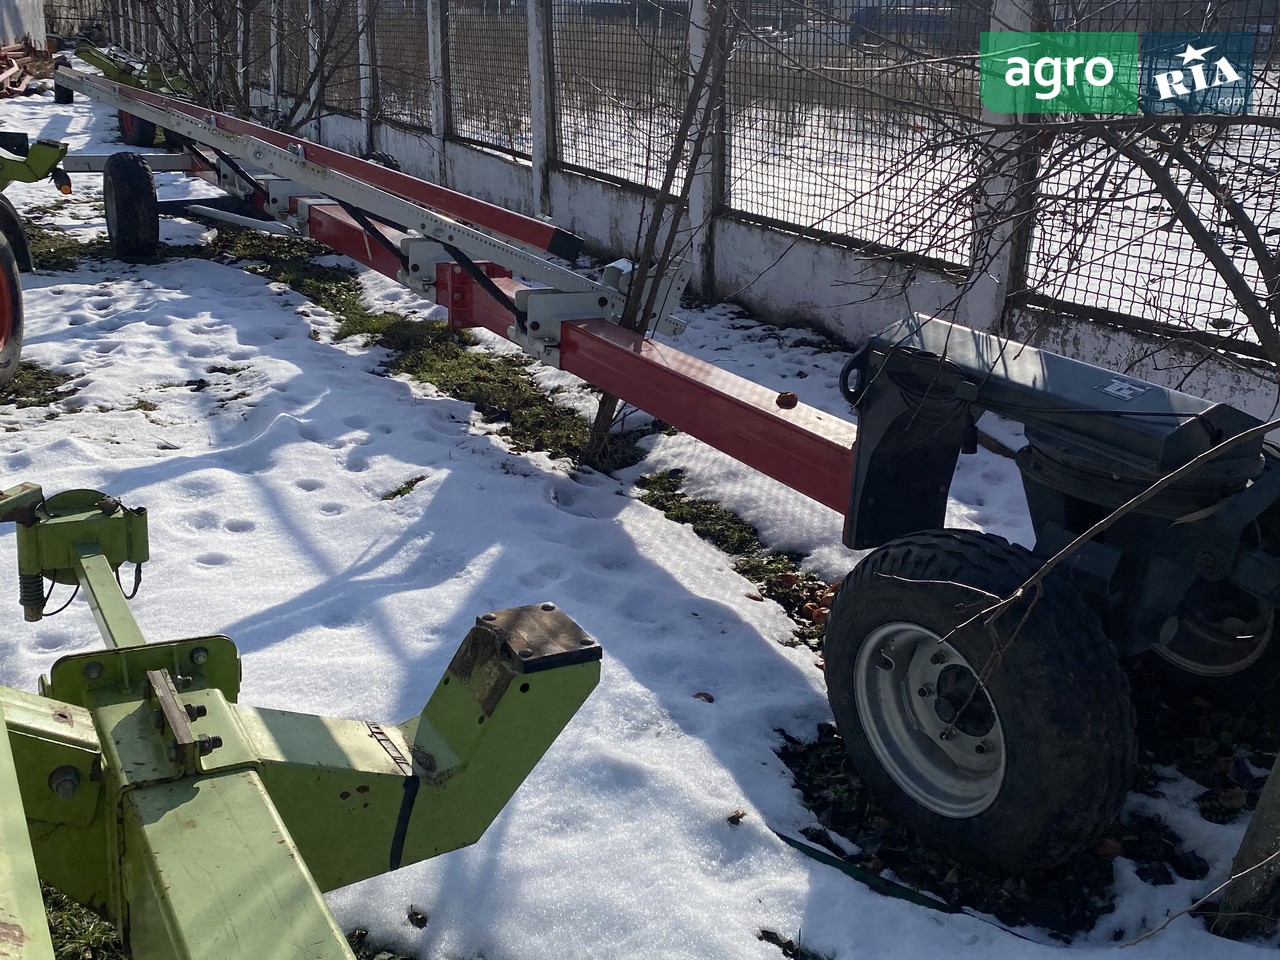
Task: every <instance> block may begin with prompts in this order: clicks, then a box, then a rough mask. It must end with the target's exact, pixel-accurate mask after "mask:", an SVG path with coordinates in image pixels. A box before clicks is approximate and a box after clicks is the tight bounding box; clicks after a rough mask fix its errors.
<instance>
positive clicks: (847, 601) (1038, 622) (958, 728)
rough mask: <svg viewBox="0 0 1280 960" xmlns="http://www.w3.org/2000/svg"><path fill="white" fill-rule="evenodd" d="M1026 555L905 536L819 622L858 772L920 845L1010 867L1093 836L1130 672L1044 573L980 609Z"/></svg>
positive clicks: (1110, 809)
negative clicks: (994, 609)
mask: <svg viewBox="0 0 1280 960" xmlns="http://www.w3.org/2000/svg"><path fill="white" fill-rule="evenodd" d="M1039 566H1040V563H1039V561H1038V560H1037V559H1036V558H1035V557H1034V556H1032V555H1031V553H1030V552H1028V551H1027V550H1025V549H1023V548H1022V547H1017V546H1014V545H1012V544H1009V543H1008V542H1006V541H1005V540H1003V539H1001V538H1000V537H995V536H991V535H989V534H982V533H976V532H972V531H963V530H944V531H933V532H928V533H919V534H913V535H912V536H909V537H904V538H902V539H900V540H895V541H893V542H891V543H889V544H886V545H885V546H883V547H881V548H879V549H878V550H875V551H874V552H872V553H871V554H870V555H868V556H867V558H866V559H864V560H863V562H862V563H861V564H859V565H858V566H857V567H856V568H855V569H854V571H853V572H852V573H850V574H849V576H848V577H847V578H846V579H845V582H844V585H843V587H842V588H841V590H840V592H839V594H838V595H837V597H836V602H835V604H834V606H833V608H832V611H831V616H830V618H829V620H828V623H827V636H826V652H825V657H826V668H825V672H826V678H827V695H828V698H829V699H830V701H831V709H832V711H833V713H834V714H835V720H836V726H837V727H838V728H839V730H840V734H841V737H842V738H843V740H844V744H845V748H846V749H847V750H848V752H849V756H850V758H851V759H852V760H853V763H854V766H855V767H856V769H857V771H858V774H859V776H860V777H861V778H862V780H863V782H864V783H866V784H867V786H868V787H870V788H871V790H872V791H873V792H874V793H875V794H876V796H877V797H879V799H880V800H881V801H882V802H883V803H884V804H885V806H887V807H888V808H889V810H890V811H891V812H892V814H893V815H894V816H895V817H897V818H898V819H899V820H900V821H901V822H902V823H903V824H905V825H906V826H908V827H910V828H911V829H913V830H915V831H916V832H917V833H918V834H920V835H921V836H922V837H924V838H925V839H927V840H928V841H930V843H932V844H933V845H934V846H936V847H938V848H940V849H942V850H943V851H945V852H947V853H949V854H951V855H952V856H955V857H956V858H957V859H960V860H963V861H966V862H977V863H982V864H984V865H986V866H990V867H994V868H997V869H1000V870H1004V871H1008V872H1010V873H1013V874H1024V873H1031V872H1036V871H1039V870H1042V869H1045V868H1048V867H1052V866H1055V865H1057V864H1059V863H1062V862H1063V861H1065V860H1068V859H1070V858H1071V857H1072V856H1074V855H1076V854H1078V853H1080V852H1082V851H1084V850H1088V849H1090V848H1091V847H1092V846H1094V845H1095V844H1096V843H1097V841H1098V839H1099V837H1100V836H1101V834H1102V831H1103V830H1104V829H1105V828H1106V827H1107V826H1108V825H1109V824H1110V823H1111V822H1112V821H1113V820H1114V818H1115V816H1116V814H1117V813H1118V812H1119V810H1120V806H1121V804H1122V802H1123V801H1124V798H1125V795H1126V794H1127V793H1128V790H1129V786H1130V784H1131V782H1132V779H1133V764H1134V752H1135V741H1134V729H1133V710H1132V708H1131V706H1130V702H1129V686H1128V681H1127V680H1126V679H1125V675H1124V673H1123V672H1122V671H1121V669H1120V665H1119V663H1118V661H1117V659H1116V653H1115V649H1114V648H1113V646H1112V644H1111V642H1110V641H1109V640H1108V639H1107V638H1106V636H1105V635H1104V634H1103V632H1102V628H1101V626H1100V625H1099V623H1098V619H1097V617H1096V616H1094V614H1093V613H1092V612H1091V611H1090V610H1089V609H1088V608H1087V607H1086V606H1085V605H1084V603H1083V601H1082V600H1081V599H1080V597H1079V596H1078V595H1077V594H1076V593H1075V591H1074V590H1072V589H1071V588H1070V587H1069V586H1068V585H1067V584H1066V583H1065V582H1064V581H1062V580H1060V579H1059V578H1057V577H1056V576H1052V575H1051V576H1050V577H1048V578H1046V580H1045V581H1044V582H1043V584H1042V586H1041V589H1040V590H1038V591H1029V594H1030V596H1028V597H1024V598H1022V599H1019V600H1018V601H1017V602H1016V603H1014V604H1012V605H1011V606H1010V607H1009V608H1007V609H1005V610H1004V611H1003V612H1002V613H1001V614H1000V615H999V616H998V617H996V618H994V620H991V619H990V617H989V616H986V615H984V614H983V611H984V610H987V609H988V608H989V607H990V606H991V605H992V604H994V603H995V602H997V600H999V599H1002V598H1005V597H1009V596H1012V595H1013V594H1014V593H1015V592H1016V591H1017V589H1018V588H1019V587H1020V586H1021V585H1022V584H1023V583H1025V582H1026V581H1027V580H1028V579H1029V578H1030V577H1031V576H1032V575H1033V574H1034V573H1035V572H1036V571H1037V570H1038V569H1039ZM988 621H990V622H988Z"/></svg>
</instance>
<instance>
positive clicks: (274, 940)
mask: <svg viewBox="0 0 1280 960" xmlns="http://www.w3.org/2000/svg"><path fill="white" fill-rule="evenodd" d="M0 519H6V520H13V521H15V522H17V523H18V524H19V538H18V539H19V556H20V561H21V563H20V569H22V570H24V571H27V572H26V573H25V574H24V575H26V576H32V575H35V576H39V577H40V578H42V581H43V579H62V578H65V577H66V576H67V574H68V571H70V572H72V573H74V575H75V577H76V579H77V580H78V581H79V583H80V584H81V586H82V587H85V588H86V589H88V591H89V593H90V595H91V603H92V605H93V607H94V613H95V618H96V619H97V620H98V624H99V628H100V631H101V633H102V635H103V637H104V639H105V640H106V641H107V643H108V644H109V645H110V646H112V647H114V649H107V650H102V651H96V652H91V653H81V654H75V655H72V656H68V657H63V658H61V659H60V660H58V661H57V662H56V663H55V664H54V665H53V667H52V669H51V671H50V679H49V680H48V681H47V682H42V691H41V694H42V695H41V696H35V695H32V694H26V693H21V692H20V691H17V690H12V689H10V688H6V687H0V710H2V711H3V716H4V717H5V718H6V722H7V729H8V734H9V740H10V741H11V742H12V745H13V761H12V763H11V764H8V765H5V764H4V763H3V758H0V775H3V774H5V772H6V771H8V772H9V774H10V779H11V780H13V781H15V783H12V784H10V785H9V786H8V787H6V786H5V785H4V782H3V781H0V800H3V799H5V798H6V796H12V794H13V791H14V790H15V789H16V791H17V792H18V794H20V796H21V800H22V802H23V805H24V807H25V819H26V825H27V828H28V829H29V835H30V847H31V850H32V852H33V854H34V860H35V865H36V868H37V869H38V871H39V875H40V877H41V878H42V879H44V880H45V881H47V882H49V883H51V884H52V885H53V886H55V887H58V888H59V889H61V890H63V891H64V892H65V893H67V894H68V895H69V896H71V897H73V898H74V899H76V900H78V901H80V902H81V903H85V904H87V905H89V906H91V907H94V908H96V909H99V910H101V911H103V912H104V913H106V914H107V915H109V916H111V917H112V918H113V919H114V920H115V922H116V923H117V925H118V926H119V928H120V930H121V933H122V935H123V936H124V937H125V938H126V939H127V942H128V944H129V947H130V949H131V951H132V953H133V956H134V957H135V958H137V960H149V958H162V957H163V958H170V957H176V958H201V960H215V958H218V960H235V958H251V957H252V958H255V960H260V958H274V957H280V958H282V960H283V958H286V957H288V958H295V957H315V958H330V957H333V958H347V957H350V956H351V952H350V950H349V948H348V947H347V945H346V941H345V939H344V938H343V936H342V932H341V930H339V929H338V928H337V926H336V924H335V923H334V921H333V918H332V917H331V916H330V914H329V912H328V910H327V909H326V907H325V905H324V902H323V900H322V899H321V892H322V891H324V890H329V889H332V888H334V887H338V886H343V885H345V884H348V883H353V882H355V881H357V880H361V879H364V878H367V877H371V876H375V875H377V874H380V873H383V872H386V871H387V870H393V869H396V868H398V867H400V866H403V865H406V864H410V863H414V862H416V861H419V860H423V859H426V858H429V857H433V856H436V855H438V854H440V853H444V852H446V851H448V850H453V849H457V848H458V847H462V846H465V845H467V844H469V843H473V842H475V841H476V840H477V839H479V837H480V836H481V835H482V834H483V833H484V831H485V829H486V828H487V827H488V826H489V824H490V823H491V822H492V821H493V819H494V817H496V816H497V815H498V813H499V812H500V811H501V810H502V807H503V806H504V805H505V804H506V802H507V800H508V799H509V798H510V797H511V795H512V794H513V793H514V792H515V790H516V789H517V788H518V787H519V785H520V784H521V783H522V782H523V780H524V779H525V777H526V776H527V775H528V773H529V771H530V770H532V769H533V766H534V765H535V764H536V763H537V762H538V760H539V759H540V758H541V757H542V755H543V754H544V753H545V752H546V750H547V748H548V747H549V746H550V745H551V743H552V742H553V741H554V740H555V738H556V737H557V736H558V735H559V733H560V732H561V730H562V729H563V728H564V726H565V725H566V724H567V723H568V722H569V720H570V719H571V718H572V717H573V715H574V713H575V712H576V711H577V709H578V707H579V706H581V704H582V703H583V702H584V701H585V699H586V697H587V696H588V694H589V693H590V692H591V690H592V689H593V688H594V687H595V685H596V683H597V682H598V680H599V675H600V655H601V654H600V647H599V645H598V644H597V643H596V642H595V640H593V639H592V638H591V637H590V636H589V635H587V634H586V633H585V632H583V631H582V629H581V628H579V627H578V625H577V624H575V623H574V622H573V621H572V620H571V619H570V618H569V617H567V616H565V614H564V613H562V612H561V611H560V610H558V609H557V608H556V607H555V606H554V605H553V604H542V605H537V606H530V607H517V608H513V609H509V610H499V611H494V612H492V613H486V614H484V615H483V616H481V617H480V618H478V619H477V621H476V625H475V626H474V627H473V628H472V629H471V631H470V632H469V633H468V634H467V637H466V639H465V640H464V641H463V643H462V645H461V646H460V647H459V649H458V652H457V653H456V655H455V656H454V658H453V660H452V662H451V663H450V665H449V668H448V669H447V670H446V672H445V674H444V676H443V677H442V678H441V680H440V681H439V683H438V684H437V685H436V687H435V690H434V692H433V693H432V695H431V697H430V699H429V700H428V701H427V704H426V706H425V707H424V708H423V710H422V712H421V713H420V714H419V715H418V716H416V717H413V718H411V719H409V720H407V721H405V722H404V723H401V724H398V725H395V724H379V723H371V722H365V721H357V720H346V719H339V718H333V717H319V716H312V715H308V714H301V713H291V712H287V711H280V710H264V709H257V708H253V707H248V706H244V705H241V704H238V703H237V702H236V698H237V695H238V693H239V686H240V658H239V654H238V652H237V651H236V648H235V645H234V644H233V643H232V642H231V641H230V640H229V639H227V638H226V637H220V636H209V637H198V638H194V639H189V640H175V641H170V642H166V643H154V644H144V643H142V642H141V633H140V632H137V624H136V622H135V621H134V620H133V617H132V615H131V614H129V613H128V610H127V606H125V601H124V598H123V595H122V594H121V593H120V588H119V585H118V583H117V581H116V579H115V575H114V569H115V568H116V567H118V566H119V564H120V563H123V562H126V561H130V560H133V559H134V558H137V557H142V558H143V559H145V556H146V552H147V545H146V527H145V514H144V513H142V512H141V511H129V510H127V509H126V508H123V507H121V506H120V505H119V503H117V502H116V501H114V500H112V499H110V498H106V497H104V495H102V494H100V493H97V492H96V491H73V492H72V493H70V494H60V495H58V496H57V497H51V498H49V499H48V500H44V499H43V498H42V497H41V496H40V491H39V488H38V487H34V486H33V485H30V484H27V485H24V486H22V487H17V488H14V489H13V490H10V491H6V492H5V493H4V494H0ZM37 562H39V563H45V564H48V563H52V564H54V566H42V567H39V569H38V570H37V569H36V568H35V566H34V565H35V564H36V563H37ZM64 564H65V566H64ZM112 591H114V596H113V595H112ZM122 610H123V613H122ZM126 617H127V619H125V618H126ZM135 638H136V642H135ZM6 791H7V792H6ZM7 806H8V804H6V807H7ZM10 819H12V818H10ZM0 826H7V821H5V822H4V823H3V824H0ZM9 896H10V894H9V893H8V887H7V886H3V885H0V907H3V905H4V904H6V903H7V902H9V901H8V899H7V898H8V897H9ZM37 899H38V891H37ZM15 902H16V901H15ZM2 929H3V928H2V927H0V930H2ZM0 956H3V953H0ZM24 956H25V955H24ZM33 956H42V955H40V954H33Z"/></svg>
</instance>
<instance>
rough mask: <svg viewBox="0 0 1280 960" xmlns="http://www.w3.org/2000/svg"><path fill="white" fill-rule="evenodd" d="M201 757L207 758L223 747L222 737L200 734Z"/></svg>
mask: <svg viewBox="0 0 1280 960" xmlns="http://www.w3.org/2000/svg"><path fill="white" fill-rule="evenodd" d="M199 743H200V756H202V757H207V756H208V755H209V754H211V753H213V751H215V750H217V749H218V748H219V747H220V746H222V738H221V737H211V736H209V735H208V734H207V733H202V734H200V741H199Z"/></svg>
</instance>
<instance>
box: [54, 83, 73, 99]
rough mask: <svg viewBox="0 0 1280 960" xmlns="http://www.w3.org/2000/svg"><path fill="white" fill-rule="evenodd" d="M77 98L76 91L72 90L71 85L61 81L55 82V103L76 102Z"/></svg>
mask: <svg viewBox="0 0 1280 960" xmlns="http://www.w3.org/2000/svg"><path fill="white" fill-rule="evenodd" d="M75 99H76V92H75V91H74V90H72V89H71V88H70V87H64V86H63V85H62V84H60V83H55V84H54V85H53V102H54V103H63V104H66V103H74V102H75Z"/></svg>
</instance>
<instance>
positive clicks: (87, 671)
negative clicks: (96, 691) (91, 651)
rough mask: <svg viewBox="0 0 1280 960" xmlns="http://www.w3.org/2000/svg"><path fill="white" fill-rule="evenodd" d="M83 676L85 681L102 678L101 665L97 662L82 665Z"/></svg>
mask: <svg viewBox="0 0 1280 960" xmlns="http://www.w3.org/2000/svg"><path fill="white" fill-rule="evenodd" d="M84 676H85V679H86V680H97V679H98V678H99V677H100V676H102V664H100V663H99V662H98V661H97V660H94V661H92V662H90V663H86V664H85V665H84Z"/></svg>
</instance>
